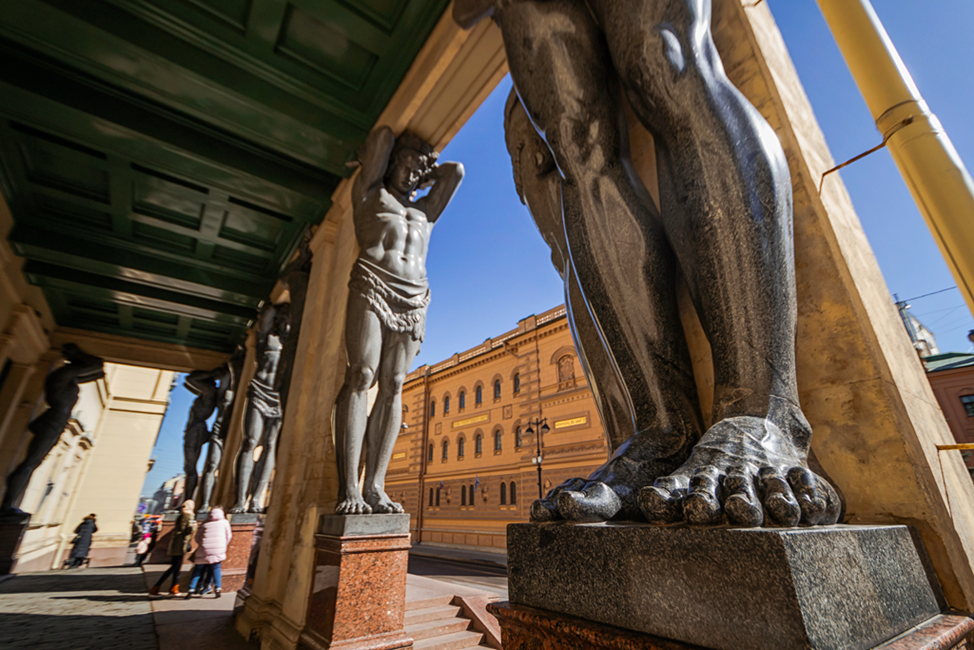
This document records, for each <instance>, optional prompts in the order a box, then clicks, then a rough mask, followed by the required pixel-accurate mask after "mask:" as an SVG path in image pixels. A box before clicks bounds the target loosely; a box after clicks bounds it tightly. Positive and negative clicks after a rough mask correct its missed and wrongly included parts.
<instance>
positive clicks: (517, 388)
mask: <svg viewBox="0 0 974 650" xmlns="http://www.w3.org/2000/svg"><path fill="white" fill-rule="evenodd" d="M520 392H521V373H517V374H516V375H514V394H515V395H517V394H518V393H520Z"/></svg>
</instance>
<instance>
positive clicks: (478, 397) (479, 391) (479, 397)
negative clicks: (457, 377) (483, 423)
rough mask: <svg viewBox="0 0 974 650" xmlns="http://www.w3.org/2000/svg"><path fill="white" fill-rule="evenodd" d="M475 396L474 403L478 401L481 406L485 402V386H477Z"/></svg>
mask: <svg viewBox="0 0 974 650" xmlns="http://www.w3.org/2000/svg"><path fill="white" fill-rule="evenodd" d="M473 398H474V403H476V404H477V405H478V406H480V405H481V404H483V403H484V387H483V386H477V388H476V390H475V391H474V395H473Z"/></svg>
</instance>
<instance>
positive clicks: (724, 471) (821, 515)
mask: <svg viewBox="0 0 974 650" xmlns="http://www.w3.org/2000/svg"><path fill="white" fill-rule="evenodd" d="M639 506H640V508H641V509H642V511H643V513H644V514H645V515H646V518H647V519H648V520H649V521H650V523H654V524H673V523H680V522H686V523H688V524H691V525H697V526H717V525H721V524H724V523H727V524H730V525H732V526H740V527H751V528H753V527H758V526H762V525H765V524H767V525H771V526H783V527H793V526H797V525H799V524H804V525H829V524H834V523H835V522H836V521H837V520H838V518H839V514H840V510H841V503H840V501H839V497H838V495H837V494H836V492H835V490H834V489H833V488H832V486H831V485H829V483H828V482H827V481H826V480H825V479H823V478H821V477H820V476H818V475H816V474H815V473H813V472H812V471H811V470H809V469H808V466H807V461H806V453H805V452H802V451H800V450H798V449H796V448H795V445H794V444H792V442H791V438H790V437H789V436H788V435H787V434H786V433H785V432H783V431H782V430H781V429H780V428H779V427H778V426H777V425H776V424H775V423H774V422H772V421H771V420H768V419H764V418H758V417H736V418H728V419H726V420H722V421H721V422H718V423H717V424H715V425H714V426H713V427H711V428H710V430H709V431H707V433H706V434H705V435H704V437H703V438H702V439H701V440H700V442H698V443H697V445H696V446H695V447H694V449H693V452H692V453H691V455H690V458H689V460H687V462H685V463H684V464H683V465H682V466H681V467H680V468H679V469H677V470H676V471H675V472H674V473H673V474H671V475H669V476H665V477H662V478H660V479H658V480H657V481H656V482H655V484H654V485H652V486H648V487H645V488H643V489H642V490H641V491H640V493H639Z"/></svg>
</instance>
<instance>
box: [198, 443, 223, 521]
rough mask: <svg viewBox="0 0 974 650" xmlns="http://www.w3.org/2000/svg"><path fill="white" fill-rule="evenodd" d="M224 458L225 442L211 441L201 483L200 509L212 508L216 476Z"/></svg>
mask: <svg viewBox="0 0 974 650" xmlns="http://www.w3.org/2000/svg"><path fill="white" fill-rule="evenodd" d="M222 458H223V441H222V440H210V446H209V449H208V450H207V452H206V464H205V465H203V480H202V481H201V483H200V502H199V504H198V505H199V509H200V510H206V509H207V508H209V507H210V495H211V494H213V484H214V483H215V482H216V476H215V475H214V474H215V472H216V469H217V468H218V467H219V466H220V460H221V459H222Z"/></svg>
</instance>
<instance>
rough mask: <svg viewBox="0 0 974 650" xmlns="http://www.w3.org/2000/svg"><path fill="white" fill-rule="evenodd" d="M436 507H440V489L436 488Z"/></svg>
mask: <svg viewBox="0 0 974 650" xmlns="http://www.w3.org/2000/svg"><path fill="white" fill-rule="evenodd" d="M436 505H437V507H439V505H440V488H436Z"/></svg>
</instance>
